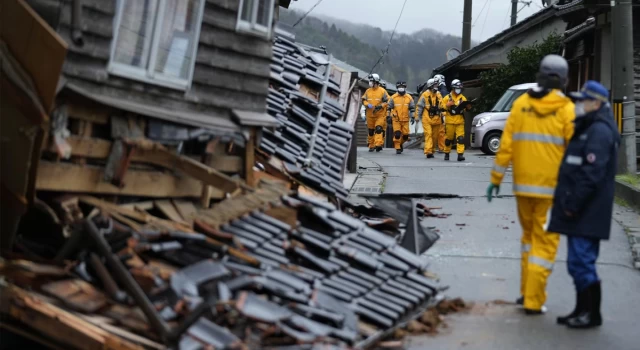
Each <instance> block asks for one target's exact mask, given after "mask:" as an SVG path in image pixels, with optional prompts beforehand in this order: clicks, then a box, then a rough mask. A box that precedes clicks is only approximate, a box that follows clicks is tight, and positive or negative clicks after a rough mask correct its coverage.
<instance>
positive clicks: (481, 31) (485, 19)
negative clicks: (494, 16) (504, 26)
mask: <svg viewBox="0 0 640 350" xmlns="http://www.w3.org/2000/svg"><path fill="white" fill-rule="evenodd" d="M490 12H491V4H489V8H488V9H487V15H486V16H484V23H482V30H480V40H482V34H483V33H484V27H485V26H486V25H487V18H489V13H490Z"/></svg>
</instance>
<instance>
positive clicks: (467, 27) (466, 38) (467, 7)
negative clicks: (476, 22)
mask: <svg viewBox="0 0 640 350" xmlns="http://www.w3.org/2000/svg"><path fill="white" fill-rule="evenodd" d="M471 3H472V1H471V0H464V13H463V14H462V52H465V51H467V50H469V49H470V48H471V9H472V7H471Z"/></svg>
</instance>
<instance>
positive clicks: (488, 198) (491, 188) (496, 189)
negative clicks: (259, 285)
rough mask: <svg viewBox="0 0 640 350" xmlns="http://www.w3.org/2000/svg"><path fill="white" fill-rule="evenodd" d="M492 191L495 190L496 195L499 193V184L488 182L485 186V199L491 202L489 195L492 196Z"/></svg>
mask: <svg viewBox="0 0 640 350" xmlns="http://www.w3.org/2000/svg"><path fill="white" fill-rule="evenodd" d="M494 189H495V191H494ZM493 192H495V194H496V196H497V195H498V194H499V193H500V185H498V186H496V185H494V184H489V187H487V201H489V202H491V197H493Z"/></svg>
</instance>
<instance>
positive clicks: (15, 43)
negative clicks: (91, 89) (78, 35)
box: [0, 0, 67, 112]
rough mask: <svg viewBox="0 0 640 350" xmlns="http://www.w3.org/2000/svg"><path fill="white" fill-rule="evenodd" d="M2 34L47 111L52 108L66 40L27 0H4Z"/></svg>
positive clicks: (1, 14) (0, 28) (0, 26)
mask: <svg viewBox="0 0 640 350" xmlns="http://www.w3.org/2000/svg"><path fill="white" fill-rule="evenodd" d="M2 6H3V7H2V11H0V37H2V40H4V41H5V42H6V43H7V46H8V47H9V49H10V50H11V52H12V53H13V55H14V56H15V58H16V59H17V60H18V61H19V62H20V63H21V64H22V67H23V68H24V69H25V70H26V71H27V72H28V73H29V75H30V76H31V79H33V81H34V84H35V87H36V90H37V91H38V95H39V96H40V99H41V101H42V103H43V105H44V108H45V111H47V112H49V111H51V109H52V108H53V104H54V99H55V95H56V87H57V86H58V79H59V77H60V71H61V69H62V65H63V64H64V60H65V56H66V54H67V44H66V43H65V41H64V40H63V39H62V38H61V37H60V36H59V35H58V34H57V33H56V32H55V31H54V30H53V29H52V28H51V27H50V26H49V25H48V24H47V23H46V22H45V21H44V20H43V19H42V18H41V17H40V16H39V15H38V14H37V13H36V12H35V11H34V10H33V9H32V8H31V6H29V5H28V4H27V3H25V2H24V0H7V1H3V5H2Z"/></svg>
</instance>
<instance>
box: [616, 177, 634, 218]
mask: <svg viewBox="0 0 640 350" xmlns="http://www.w3.org/2000/svg"><path fill="white" fill-rule="evenodd" d="M615 195H616V197H618V198H621V199H623V200H624V201H625V202H627V203H628V204H629V205H630V206H631V207H632V208H634V209H635V210H638V211H640V191H639V190H637V189H635V188H634V187H633V186H631V185H628V184H626V183H624V182H622V181H618V180H616V184H615Z"/></svg>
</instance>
